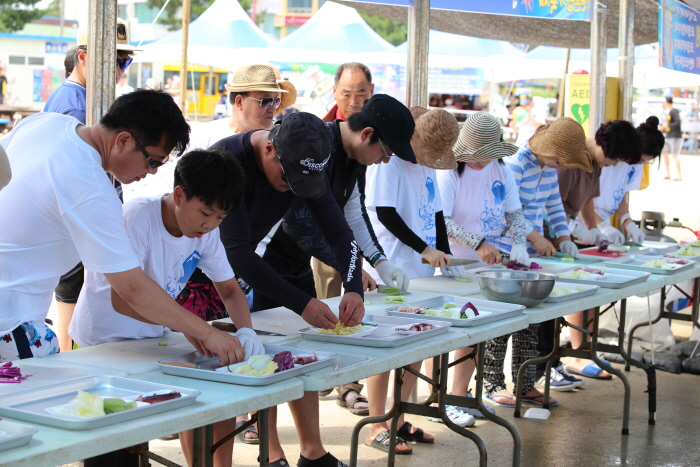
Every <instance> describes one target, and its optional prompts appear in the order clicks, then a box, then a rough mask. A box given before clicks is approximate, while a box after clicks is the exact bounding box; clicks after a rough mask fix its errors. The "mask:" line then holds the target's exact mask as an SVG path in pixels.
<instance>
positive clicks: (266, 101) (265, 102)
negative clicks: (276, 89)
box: [243, 95, 282, 109]
mask: <svg viewBox="0 0 700 467" xmlns="http://www.w3.org/2000/svg"><path fill="white" fill-rule="evenodd" d="M243 97H245V98H247V99H253V100H254V101H258V102H260V107H264V108H266V109H269V108H270V107H273V106H274V108H275V109H276V108H277V107H279V106H280V104H281V103H282V99H280V98H279V97H263V98H262V99H256V98H254V97H250V96H246V95H243Z"/></svg>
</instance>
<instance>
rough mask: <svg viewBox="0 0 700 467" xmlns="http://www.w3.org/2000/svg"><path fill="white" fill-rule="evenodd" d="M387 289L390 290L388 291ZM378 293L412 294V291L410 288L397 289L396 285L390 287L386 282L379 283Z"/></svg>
mask: <svg viewBox="0 0 700 467" xmlns="http://www.w3.org/2000/svg"><path fill="white" fill-rule="evenodd" d="M387 289H389V291H388V292H387ZM377 293H393V294H396V295H411V292H409V291H408V290H398V291H397V290H396V287H389V286H388V285H384V284H377Z"/></svg>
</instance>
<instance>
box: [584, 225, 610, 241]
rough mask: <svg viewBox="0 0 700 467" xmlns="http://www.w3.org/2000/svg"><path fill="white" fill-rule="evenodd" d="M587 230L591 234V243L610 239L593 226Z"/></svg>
mask: <svg viewBox="0 0 700 467" xmlns="http://www.w3.org/2000/svg"><path fill="white" fill-rule="evenodd" d="M588 232H589V233H590V234H591V235H593V241H592V242H591V244H593V243H595V244H598V243H600V242H602V241H609V240H610V239H609V238H608V237H607V236H606V235H605V234H604V233H603V232H601V231H600V230H598V229H597V228H596V227H593V228H592V229H591V230H589V231H588Z"/></svg>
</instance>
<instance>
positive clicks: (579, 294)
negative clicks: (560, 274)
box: [545, 281, 600, 303]
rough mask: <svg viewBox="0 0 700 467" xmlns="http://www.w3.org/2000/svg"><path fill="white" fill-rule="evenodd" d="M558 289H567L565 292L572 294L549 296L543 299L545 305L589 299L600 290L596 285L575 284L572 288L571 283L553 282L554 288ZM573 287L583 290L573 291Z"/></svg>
mask: <svg viewBox="0 0 700 467" xmlns="http://www.w3.org/2000/svg"><path fill="white" fill-rule="evenodd" d="M557 287H560V288H562V289H567V290H572V293H569V294H566V295H557V296H552V295H550V296H549V297H547V298H546V299H545V302H547V303H561V302H568V301H569V300H578V299H579V298H583V297H589V296H591V295H595V294H596V293H598V289H600V286H598V285H583V284H576V285H575V286H572V285H571V283H570V282H569V283H566V282H559V281H555V282H554V288H557ZM575 287H582V288H583V289H584V290H580V291H579V290H575Z"/></svg>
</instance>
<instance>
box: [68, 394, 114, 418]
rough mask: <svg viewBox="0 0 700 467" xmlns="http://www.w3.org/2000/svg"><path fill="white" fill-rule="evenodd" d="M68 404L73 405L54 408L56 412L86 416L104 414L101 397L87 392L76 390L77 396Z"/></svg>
mask: <svg viewBox="0 0 700 467" xmlns="http://www.w3.org/2000/svg"><path fill="white" fill-rule="evenodd" d="M70 404H72V405H73V408H69V407H56V408H55V410H56V412H58V413H64V414H67V415H76V416H78V417H87V418H92V417H100V416H102V415H106V414H105V410H104V403H103V402H102V398H101V397H100V396H97V395H95V394H90V393H89V392H85V391H80V390H78V396H77V397H76V398H75V399H73V400H72V401H70Z"/></svg>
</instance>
